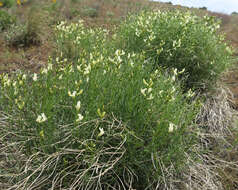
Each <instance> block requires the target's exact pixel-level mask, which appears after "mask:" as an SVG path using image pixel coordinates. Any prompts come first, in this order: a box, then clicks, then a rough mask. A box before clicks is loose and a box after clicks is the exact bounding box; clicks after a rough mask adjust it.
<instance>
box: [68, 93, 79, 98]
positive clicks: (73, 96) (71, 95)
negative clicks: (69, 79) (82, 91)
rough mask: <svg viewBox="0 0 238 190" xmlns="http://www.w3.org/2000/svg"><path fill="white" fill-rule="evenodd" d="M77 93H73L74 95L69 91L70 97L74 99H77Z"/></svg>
mask: <svg viewBox="0 0 238 190" xmlns="http://www.w3.org/2000/svg"><path fill="white" fill-rule="evenodd" d="M76 93H77V92H76V91H73V92H72V93H71V92H70V91H68V95H69V96H70V97H72V98H75V96H76Z"/></svg>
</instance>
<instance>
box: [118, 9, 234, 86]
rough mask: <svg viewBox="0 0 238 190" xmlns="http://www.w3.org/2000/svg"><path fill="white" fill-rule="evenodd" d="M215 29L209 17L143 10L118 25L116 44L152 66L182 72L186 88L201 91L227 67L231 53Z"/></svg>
mask: <svg viewBox="0 0 238 190" xmlns="http://www.w3.org/2000/svg"><path fill="white" fill-rule="evenodd" d="M218 28H219V23H218V22H217V21H216V20H215V19H214V18H213V17H208V16H204V17H203V18H201V17H198V16H195V15H193V14H191V13H190V12H179V11H176V12H174V11H168V12H160V11H157V12H151V11H143V12H141V13H139V14H138V15H131V16H129V17H128V18H127V20H126V22H123V23H122V24H121V26H120V27H119V29H118V33H119V34H118V35H119V37H118V38H117V40H118V41H117V44H118V46H119V47H120V48H122V49H125V50H126V51H127V52H133V51H134V52H138V53H143V54H145V56H146V57H147V59H148V60H149V62H154V66H155V67H157V66H163V67H165V68H177V69H178V70H179V71H181V70H183V69H185V72H184V74H183V77H184V78H185V79H186V80H185V87H186V89H189V88H195V89H201V88H204V87H205V88H207V87H211V86H212V85H213V82H214V81H216V79H217V78H218V76H219V75H220V74H221V73H222V72H223V71H224V70H225V69H227V67H228V66H229V64H230V60H231V50H230V48H229V47H228V46H227V45H226V44H225V43H224V37H223V36H222V35H218Z"/></svg>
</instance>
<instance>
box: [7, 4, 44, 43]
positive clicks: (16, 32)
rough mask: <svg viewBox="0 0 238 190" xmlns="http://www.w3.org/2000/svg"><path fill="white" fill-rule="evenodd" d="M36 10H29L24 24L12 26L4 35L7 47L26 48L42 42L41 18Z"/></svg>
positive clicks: (42, 25)
mask: <svg viewBox="0 0 238 190" xmlns="http://www.w3.org/2000/svg"><path fill="white" fill-rule="evenodd" d="M37 10H38V9H37V8H36V7H33V8H31V10H30V11H29V13H28V17H27V21H26V22H25V23H18V24H15V25H12V26H11V27H10V28H9V30H8V31H7V32H6V33H5V40H6V42H7V44H8V45H9V46H15V47H28V46H31V45H39V44H40V43H41V42H42V34H43V28H44V24H43V23H42V22H43V16H42V15H41V14H40V13H39V12H38V11H37Z"/></svg>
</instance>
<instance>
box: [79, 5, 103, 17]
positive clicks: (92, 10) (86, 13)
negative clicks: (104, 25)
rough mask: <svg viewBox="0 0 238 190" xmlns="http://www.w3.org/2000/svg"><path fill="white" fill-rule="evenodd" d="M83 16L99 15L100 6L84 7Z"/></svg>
mask: <svg viewBox="0 0 238 190" xmlns="http://www.w3.org/2000/svg"><path fill="white" fill-rule="evenodd" d="M81 13H82V15H83V16H88V17H92V18H94V17H97V16H98V14H99V8H98V7H96V8H94V7H84V8H83V9H82V11H81Z"/></svg>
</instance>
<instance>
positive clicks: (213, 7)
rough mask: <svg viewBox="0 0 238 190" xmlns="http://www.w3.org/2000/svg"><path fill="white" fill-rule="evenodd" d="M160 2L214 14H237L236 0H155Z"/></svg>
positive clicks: (237, 4) (237, 5)
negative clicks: (201, 8)
mask: <svg viewBox="0 0 238 190" xmlns="http://www.w3.org/2000/svg"><path fill="white" fill-rule="evenodd" d="M156 1H161V2H169V1H171V2H172V3H173V4H180V5H184V6H188V7H207V9H208V10H210V11H214V12H222V13H227V14H230V13H232V12H234V11H236V12H238V0H156Z"/></svg>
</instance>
